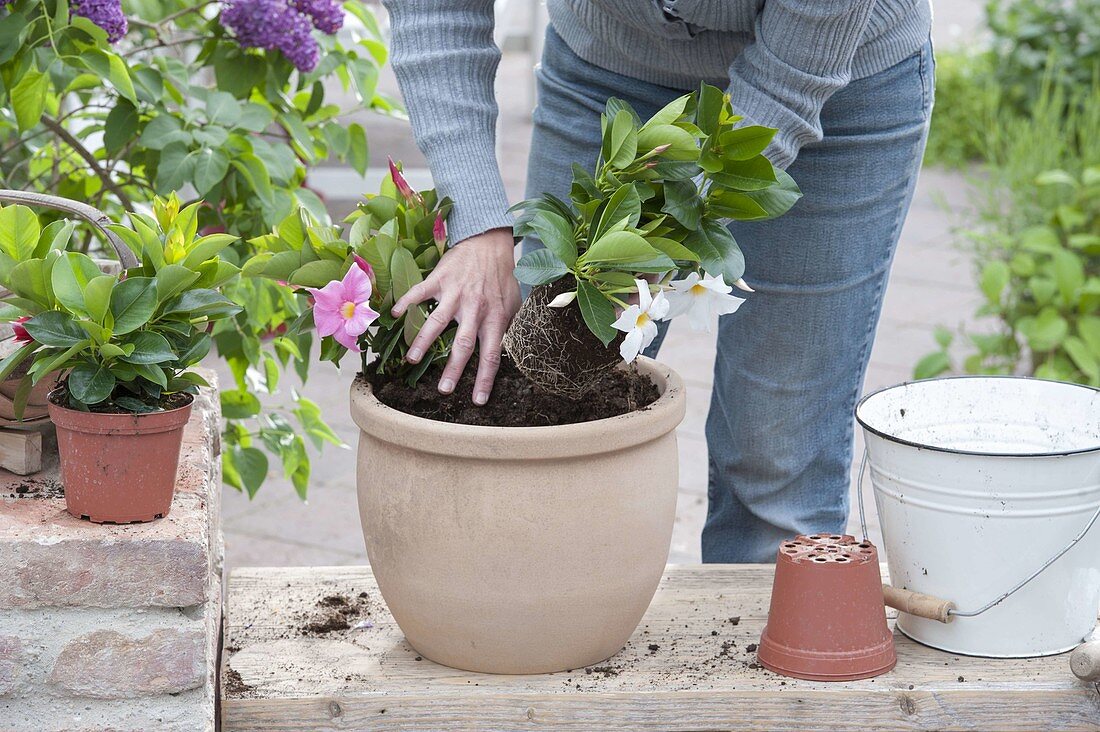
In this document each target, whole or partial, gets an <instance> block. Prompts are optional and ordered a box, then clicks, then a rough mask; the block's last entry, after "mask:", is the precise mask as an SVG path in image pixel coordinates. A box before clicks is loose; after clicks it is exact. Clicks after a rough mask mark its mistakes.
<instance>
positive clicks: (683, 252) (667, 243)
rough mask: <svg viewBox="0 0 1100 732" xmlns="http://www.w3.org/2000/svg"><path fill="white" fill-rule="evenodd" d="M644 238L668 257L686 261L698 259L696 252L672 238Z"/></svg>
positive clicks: (696, 260)
mask: <svg viewBox="0 0 1100 732" xmlns="http://www.w3.org/2000/svg"><path fill="white" fill-rule="evenodd" d="M645 240H646V241H647V242H649V245H650V246H651V247H653V248H654V249H656V250H657V251H660V252H664V253H665V254H667V255H668V257H669V258H670V259H673V260H676V261H688V262H698V261H699V255H698V254H696V253H695V252H693V251H691V250H690V249H688V248H687V247H685V246H684V245H683V244H681V243H680V242H678V241H675V240H673V239H667V238H665V237H663V236H647V237H646V238H645Z"/></svg>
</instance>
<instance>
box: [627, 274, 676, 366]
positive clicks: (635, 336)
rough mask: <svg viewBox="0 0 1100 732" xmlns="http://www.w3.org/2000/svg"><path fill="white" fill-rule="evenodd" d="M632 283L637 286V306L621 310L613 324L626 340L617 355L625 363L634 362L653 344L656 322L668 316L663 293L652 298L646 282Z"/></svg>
mask: <svg viewBox="0 0 1100 732" xmlns="http://www.w3.org/2000/svg"><path fill="white" fill-rule="evenodd" d="M634 283H635V284H636V285H637V286H638V304H637V305H630V306H629V307H627V308H626V310H623V312H622V315H620V316H619V319H618V320H616V321H615V323H614V326H615V328H616V330H621V331H622V332H624V333H626V338H624V339H623V343H622V345H621V346H619V354H620V355H621V356H622V357H623V360H624V361H626V362H627V363H631V362H632V361H634V359H635V358H637V357H638V354H639V353H641V352H642V350H643V349H645V348H646V346H648V345H649V344H650V343H652V342H653V339H654V338H656V337H657V321H658V320H661V319H662V318H664V317H665V315H667V314H668V300H667V299H666V298H665V293H664V291H660V292H658V293H657V295H656V296H653V295H651V294H650V292H649V283H648V282H646V281H645V280H634Z"/></svg>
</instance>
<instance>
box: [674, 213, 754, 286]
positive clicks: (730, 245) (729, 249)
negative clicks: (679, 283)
mask: <svg viewBox="0 0 1100 732" xmlns="http://www.w3.org/2000/svg"><path fill="white" fill-rule="evenodd" d="M684 246H686V247H687V248H688V249H690V250H691V251H693V252H695V253H696V254H698V255H699V262H700V264H702V265H703V269H704V271H706V272H708V273H709V274H711V275H712V276H715V277H716V276H718V275H719V274H720V275H722V276H723V277H724V278H725V281H726V282H728V283H732V282H736V281H737V280H739V279H741V276H742V275H744V274H745V255H744V254H742V253H741V248H740V247H739V246H737V241H736V240H735V239H734V238H733V234H731V233H730V232H729V229H727V228H726V227H725V226H723V225H722V224H721V223H719V222H717V221H714V220H711V219H707V220H704V221H703V223H702V225H701V226H700V227H699V228H698V229H697V230H695V231H693V232H691V233H690V234H688V236H687V238H685V239H684Z"/></svg>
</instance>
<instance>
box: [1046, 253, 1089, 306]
mask: <svg viewBox="0 0 1100 732" xmlns="http://www.w3.org/2000/svg"><path fill="white" fill-rule="evenodd" d="M1053 265H1054V281H1055V282H1056V283H1057V284H1058V290H1059V292H1061V293H1062V299H1063V300H1065V302H1066V303H1067V304H1068V305H1076V304H1077V291H1078V290H1079V289H1080V288H1082V287H1084V285H1085V263H1084V262H1083V261H1082V258H1081V257H1080V256H1078V255H1077V254H1074V253H1073V252H1070V251H1066V250H1065V249H1060V250H1058V251H1056V252H1054V255H1053Z"/></svg>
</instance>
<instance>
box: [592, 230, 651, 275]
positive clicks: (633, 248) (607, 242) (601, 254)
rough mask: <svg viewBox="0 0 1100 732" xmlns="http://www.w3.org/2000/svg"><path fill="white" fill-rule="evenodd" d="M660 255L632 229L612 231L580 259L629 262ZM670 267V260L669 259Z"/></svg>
mask: <svg viewBox="0 0 1100 732" xmlns="http://www.w3.org/2000/svg"><path fill="white" fill-rule="evenodd" d="M659 255H660V252H658V251H657V250H656V249H654V248H653V247H652V246H650V244H649V242H647V241H646V240H645V239H643V238H642V237H641V236H640V235H638V234H635V233H634V232H632V231H612V232H611V233H609V234H606V235H604V236H603V237H601V238H600V239H598V240H597V241H596V242H595V243H594V244H592V245H591V246H590V247H588V251H586V252H585V253H584V256H583V257H582V260H583V261H584V262H586V263H588V262H605V263H610V262H615V263H630V262H639V261H646V260H649V259H653V258H655V257H657V256H659ZM669 264H670V269H671V264H672V260H669Z"/></svg>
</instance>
